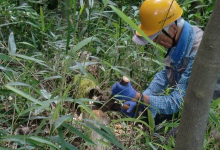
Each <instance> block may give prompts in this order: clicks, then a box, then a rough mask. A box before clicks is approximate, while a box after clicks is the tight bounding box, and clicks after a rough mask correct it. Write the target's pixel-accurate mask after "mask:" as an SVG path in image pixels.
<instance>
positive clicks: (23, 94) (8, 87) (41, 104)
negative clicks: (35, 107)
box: [5, 85, 49, 109]
mask: <svg viewBox="0 0 220 150" xmlns="http://www.w3.org/2000/svg"><path fill="white" fill-rule="evenodd" d="M5 87H6V88H7V89H9V90H11V91H13V92H15V93H16V94H18V95H20V96H22V97H24V98H26V99H28V100H30V101H32V102H34V103H36V104H39V105H40V106H44V108H47V109H49V107H48V106H45V104H44V103H42V102H40V101H38V100H37V99H35V98H33V97H32V96H30V95H28V94H26V93H24V92H22V91H20V90H19V89H17V88H14V87H12V86H10V85H5Z"/></svg>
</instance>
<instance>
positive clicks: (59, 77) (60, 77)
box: [44, 76, 62, 81]
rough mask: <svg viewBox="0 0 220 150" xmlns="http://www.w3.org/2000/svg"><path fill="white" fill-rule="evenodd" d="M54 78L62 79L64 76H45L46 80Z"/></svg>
mask: <svg viewBox="0 0 220 150" xmlns="http://www.w3.org/2000/svg"><path fill="white" fill-rule="evenodd" d="M54 79H62V76H51V77H45V78H44V81H46V80H54Z"/></svg>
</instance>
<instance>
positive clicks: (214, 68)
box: [175, 0, 220, 150]
mask: <svg viewBox="0 0 220 150" xmlns="http://www.w3.org/2000/svg"><path fill="white" fill-rule="evenodd" d="M219 8H220V1H219V0H217V1H216V4H215V6H214V10H213V13H212V15H211V17H210V20H209V23H208V25H207V27H206V30H205V32H204V35H203V39H202V42H201V44H200V47H199V50H198V53H197V55H196V56H195V61H194V64H193V67H192V74H191V78H190V81H189V85H188V90H187V93H186V97H185V102H184V106H183V112H182V118H181V120H180V126H179V132H178V133H177V139H176V146H175V149H176V150H202V148H203V141H204V136H205V131H206V127H207V120H208V116H209V109H210V104H211V99H212V94H213V91H214V88H215V85H216V82H217V79H218V77H219V74H220V61H219V59H220V23H219V18H220V9H219Z"/></svg>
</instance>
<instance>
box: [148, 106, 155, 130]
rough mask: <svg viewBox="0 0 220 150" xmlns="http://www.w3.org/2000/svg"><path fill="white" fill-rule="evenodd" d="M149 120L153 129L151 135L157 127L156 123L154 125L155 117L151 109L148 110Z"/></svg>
mask: <svg viewBox="0 0 220 150" xmlns="http://www.w3.org/2000/svg"><path fill="white" fill-rule="evenodd" d="M147 118H148V122H149V125H150V127H151V130H150V131H151V133H153V131H154V127H155V123H154V118H153V115H152V114H151V111H150V110H149V109H148V110H147Z"/></svg>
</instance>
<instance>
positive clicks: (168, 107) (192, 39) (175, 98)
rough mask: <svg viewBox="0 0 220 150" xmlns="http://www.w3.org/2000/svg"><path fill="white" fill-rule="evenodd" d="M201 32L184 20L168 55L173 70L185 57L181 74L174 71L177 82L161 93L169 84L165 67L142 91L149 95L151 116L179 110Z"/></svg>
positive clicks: (176, 68)
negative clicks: (186, 61) (168, 90)
mask: <svg viewBox="0 0 220 150" xmlns="http://www.w3.org/2000/svg"><path fill="white" fill-rule="evenodd" d="M184 29H185V30H184ZM185 32H188V34H185V35H184V34H183V33H185ZM202 34H203V31H202V30H201V29H199V28H198V27H195V26H191V25H189V23H187V22H186V21H185V22H184V26H183V29H182V33H181V35H180V39H179V42H178V44H177V45H176V47H173V48H172V49H171V51H170V53H169V55H168V57H169V58H170V61H171V63H172V67H173V68H174V70H178V69H180V68H181V66H182V63H183V60H184V58H187V59H188V64H187V66H186V69H185V71H184V72H183V73H182V74H181V75H179V73H178V72H177V71H176V72H175V79H176V81H177V82H176V85H175V88H174V89H173V91H172V92H171V93H170V94H169V95H162V93H163V92H164V91H165V90H166V88H167V87H168V86H169V81H168V77H167V72H166V67H165V68H164V69H163V70H161V71H160V72H158V73H157V74H156V75H155V77H154V79H153V80H152V82H151V83H150V85H149V87H148V88H147V89H146V90H145V91H144V92H143V95H148V96H149V105H150V107H149V109H150V111H151V113H152V115H153V117H155V116H156V114H159V113H160V114H166V115H169V114H173V113H176V112H178V111H179V109H180V107H181V104H182V100H183V98H184V96H185V94H186V90H187V86H188V82H189V78H190V75H191V70H192V65H193V61H194V57H195V55H196V52H197V49H198V47H199V44H200V41H201V39H202ZM181 51H182V52H181ZM178 52H181V54H177V53H178Z"/></svg>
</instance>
